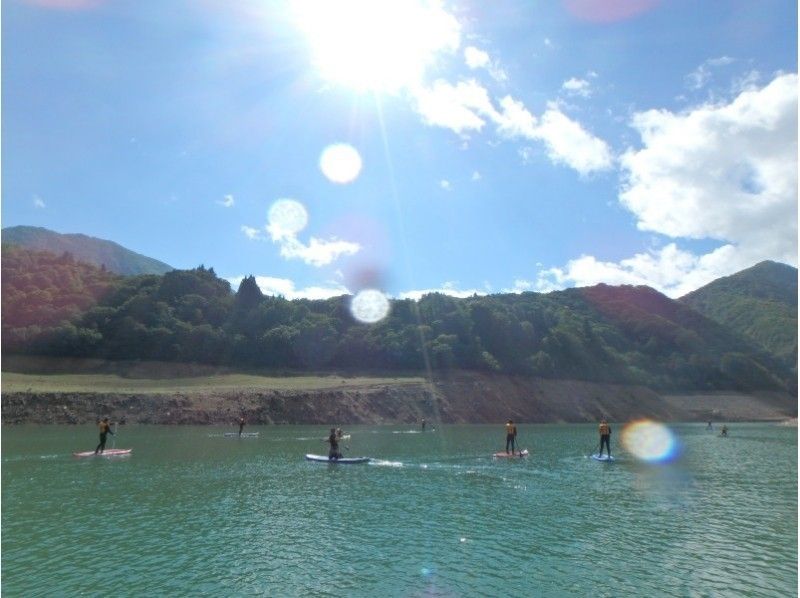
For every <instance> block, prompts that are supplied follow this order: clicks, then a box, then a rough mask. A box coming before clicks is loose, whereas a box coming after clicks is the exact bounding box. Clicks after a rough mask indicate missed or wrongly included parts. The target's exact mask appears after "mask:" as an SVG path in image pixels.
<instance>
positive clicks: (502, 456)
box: [494, 449, 528, 459]
mask: <svg viewBox="0 0 800 598" xmlns="http://www.w3.org/2000/svg"><path fill="white" fill-rule="evenodd" d="M494 456H495V458H496V459H521V458H522V457H527V456H528V449H525V450H523V451H517V452H515V453H514V454H509V453H506V452H505V451H503V452H500V453H495V454H494Z"/></svg>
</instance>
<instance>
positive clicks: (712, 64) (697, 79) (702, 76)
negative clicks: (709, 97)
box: [686, 56, 734, 89]
mask: <svg viewBox="0 0 800 598" xmlns="http://www.w3.org/2000/svg"><path fill="white" fill-rule="evenodd" d="M732 62H734V60H733V58H731V57H730V56H720V57H719V58H709V59H708V60H705V61H704V62H703V63H702V64H700V66H698V67H697V68H696V69H695V70H693V71H692V72H691V73H689V74H688V75H686V83H687V85H688V86H689V87H690V88H691V89H702V88H703V87H705V85H706V83H708V82H709V81H710V80H711V76H712V75H711V68H718V67H721V66H727V65H729V64H731V63H732Z"/></svg>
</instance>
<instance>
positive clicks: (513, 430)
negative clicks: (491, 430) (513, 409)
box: [506, 424, 517, 436]
mask: <svg viewBox="0 0 800 598" xmlns="http://www.w3.org/2000/svg"><path fill="white" fill-rule="evenodd" d="M506 434H510V435H511V436H516V435H517V426H515V425H514V424H506Z"/></svg>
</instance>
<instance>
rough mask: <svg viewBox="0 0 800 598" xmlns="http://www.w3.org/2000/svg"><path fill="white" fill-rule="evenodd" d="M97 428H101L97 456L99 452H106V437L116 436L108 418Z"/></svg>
mask: <svg viewBox="0 0 800 598" xmlns="http://www.w3.org/2000/svg"><path fill="white" fill-rule="evenodd" d="M97 427H98V428H100V444H98V445H97V448H96V449H94V454H95V455H96V454H97V453H98V451H99V452H101V453H102V452H103V451H104V450H106V435H108V434H111V435H112V436H113V435H114V432H112V431H111V424H109V423H108V418H107V417H104V418H103V421H101V422H100V423H98V424H97Z"/></svg>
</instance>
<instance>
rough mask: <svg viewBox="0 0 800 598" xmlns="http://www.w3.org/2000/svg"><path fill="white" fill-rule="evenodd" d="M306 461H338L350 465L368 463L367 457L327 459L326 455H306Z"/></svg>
mask: <svg viewBox="0 0 800 598" xmlns="http://www.w3.org/2000/svg"><path fill="white" fill-rule="evenodd" d="M306 461H317V462H319V463H340V464H342V465H348V464H350V465H352V464H355V463H369V457H341V458H339V459H328V456H327V455H306Z"/></svg>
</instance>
